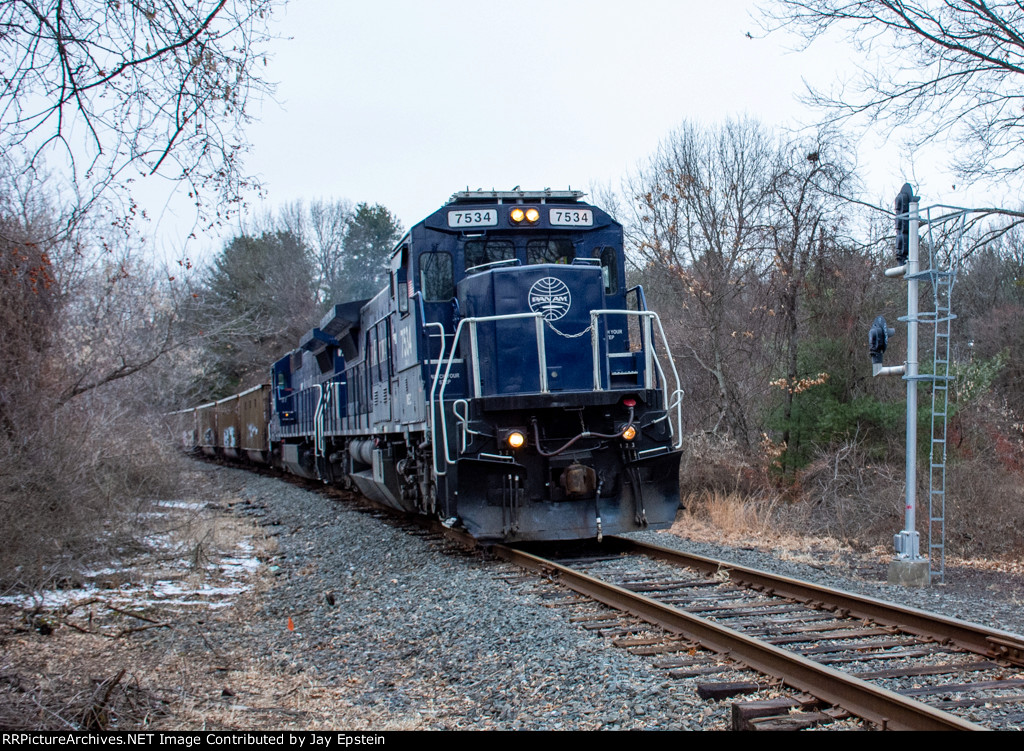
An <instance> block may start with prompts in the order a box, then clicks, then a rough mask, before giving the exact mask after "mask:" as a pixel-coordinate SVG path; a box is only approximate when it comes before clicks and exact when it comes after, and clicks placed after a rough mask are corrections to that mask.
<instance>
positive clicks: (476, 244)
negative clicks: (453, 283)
mask: <svg viewBox="0 0 1024 751" xmlns="http://www.w3.org/2000/svg"><path fill="white" fill-rule="evenodd" d="M463 251H464V252H465V255H466V271H470V270H471V269H473V267H474V266H483V265H485V264H488V263H497V262H498V261H510V260H512V259H513V258H515V257H516V248H515V245H513V244H512V241H511V240H486V239H485V240H467V241H466V244H465V245H464V246H463Z"/></svg>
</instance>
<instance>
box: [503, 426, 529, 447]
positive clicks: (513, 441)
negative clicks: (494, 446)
mask: <svg viewBox="0 0 1024 751" xmlns="http://www.w3.org/2000/svg"><path fill="white" fill-rule="evenodd" d="M505 442H506V443H507V444H508V445H509V446H511V447H512V448H514V449H520V448H522V447H523V446H525V445H526V436H525V435H524V434H522V433H520V432H519V431H518V430H513V431H512V432H511V433H509V434H508V435H507V436H505Z"/></svg>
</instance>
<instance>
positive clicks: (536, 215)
mask: <svg viewBox="0 0 1024 751" xmlns="http://www.w3.org/2000/svg"><path fill="white" fill-rule="evenodd" d="M538 219H540V212H539V211H537V209H532V208H531V209H527V210H526V221H528V222H530V223H531V224H533V223H534V222H536V221H537V220H538Z"/></svg>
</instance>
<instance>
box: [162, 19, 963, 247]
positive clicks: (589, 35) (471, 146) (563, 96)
mask: <svg viewBox="0 0 1024 751" xmlns="http://www.w3.org/2000/svg"><path fill="white" fill-rule="evenodd" d="M754 12H755V3H754V2H752V1H751V0H722V1H721V2H716V3H709V2H695V1H693V0H633V1H632V2H630V3H628V4H627V3H624V2H621V1H617V0H554V1H552V0H548V1H547V2H541V1H535V0H520V1H519V2H516V3H497V2H481V0H458V1H448V2H422V0H419V1H414V0H374V2H369V3H368V2H350V1H349V0H292V1H291V2H290V3H289V4H288V5H287V6H286V7H285V8H284V9H283V10H282V11H280V12H279V13H278V15H277V17H276V18H275V27H276V29H277V31H278V33H279V34H280V35H281V37H282V38H281V39H280V40H278V41H277V42H276V43H274V44H273V47H272V50H273V54H272V56H271V58H270V60H269V64H268V66H267V68H266V74H267V77H268V78H269V79H270V80H273V81H276V82H278V85H277V92H276V95H275V100H276V101H270V100H268V101H265V102H263V103H262V105H261V106H259V107H258V108H257V110H256V112H258V117H259V122H258V123H256V124H255V125H253V126H252V127H251V129H250V130H249V137H250V140H251V142H252V145H253V150H252V153H251V154H250V155H249V158H248V167H249V169H250V170H251V171H252V172H255V173H256V174H258V175H259V176H260V178H261V179H262V182H263V185H264V188H265V190H266V199H265V201H263V202H262V203H260V202H258V201H257V202H255V206H256V208H257V209H259V208H261V207H262V208H263V209H274V208H276V207H277V206H280V205H281V204H284V203H287V202H291V201H295V200H299V199H302V200H306V201H309V200H312V199H316V198H327V199H332V198H333V199H348V200H351V201H353V202H360V201H366V202H369V203H380V204H383V205H385V206H387V207H388V208H389V209H391V210H392V211H393V212H394V213H395V214H396V215H397V216H398V218H399V219H400V220H401V221H402V223H403V226H404V227H406V228H408V227H410V226H411V225H412V224H415V223H416V222H418V221H419V220H420V219H422V218H423V217H424V216H426V215H427V214H429V213H431V212H432V211H434V210H435V209H437V208H438V207H440V206H441V205H442V204H443V203H444V202H445V201H446V200H447V199H448V197H449V196H450V195H451V194H452V193H453V192H454V191H456V190H464V189H465V188H467V187H469V188H470V189H476V188H485V189H491V188H495V189H510V188H513V187H515V186H517V185H518V186H521V187H522V188H523V189H524V190H532V189H541V188H554V189H564V188H567V187H570V186H571V187H572V188H578V189H583V190H587V189H588V187H589V186H591V185H593V184H602V185H603V184H611V186H612V187H614V188H618V187H619V182H620V180H621V179H622V177H623V176H625V175H626V174H627V172H628V171H629V170H631V169H632V168H634V167H635V166H636V164H637V163H638V162H640V161H641V160H643V159H644V158H646V157H647V156H648V155H650V154H651V152H653V151H654V149H655V148H656V147H657V145H658V143H659V141H661V140H662V139H664V138H665V137H666V136H667V135H669V133H670V132H671V131H672V130H673V129H675V128H677V127H678V126H679V125H680V124H681V123H682V122H683V121H684V120H686V119H691V120H696V121H700V122H704V123H708V124H714V123H718V122H721V121H722V120H724V119H725V118H727V117H729V116H742V115H745V114H746V115H751V116H754V117H756V118H758V119H760V120H762V121H763V122H764V123H766V124H768V125H771V126H779V127H793V126H796V125H798V124H801V123H809V122H813V121H814V120H815V118H816V114H815V113H813V112H810V111H809V110H807V109H805V108H804V107H803V106H802V105H801V104H799V102H798V101H797V96H798V95H799V94H800V93H801V92H803V91H804V90H805V84H804V80H807V81H809V82H811V83H813V84H818V85H827V84H829V83H830V82H833V81H835V80H837V77H838V76H840V75H844V74H847V75H848V74H849V72H850V71H851V62H850V61H849V60H848V59H847V48H845V47H844V46H842V45H839V44H822V43H818V44H816V45H815V46H814V47H812V48H811V49H810V50H808V51H805V52H799V53H797V52H793V51H792V50H791V47H792V45H793V42H794V40H792V39H787V38H785V37H784V36H776V35H772V36H769V37H767V38H761V37H762V34H761V31H760V29H759V27H758V25H757V22H756V20H755V19H754V18H753V17H752V15H751V14H752V13H754ZM748 33H749V34H751V36H752V37H753V38H751V37H748V36H747V34H748ZM865 151H866V152H867V153H865ZM860 161H861V163H862V164H864V165H865V169H866V172H865V177H866V178H867V182H868V184H869V186H870V187H869V193H872V194H873V195H872V196H869V197H874V198H877V197H879V196H885V197H886V202H888V200H889V196H890V194H891V195H892V196H894V195H895V193H896V192H897V191H898V189H899V187H900V185H901V184H902V181H903V176H904V174H906V177H907V178H908V179H912V177H913V176H912V175H911V174H910V172H911V165H910V160H909V159H908V158H907V157H906V156H903V155H901V154H900V152H899V149H898V143H897V139H890V140H889V141H888V142H887V143H885V144H883V143H881V141H880V140H879V139H872V140H870V141H868V142H865V143H863V144H862V147H861V153H860ZM939 161H941V160H939ZM915 162H916V166H917V171H918V173H919V176H923V179H924V182H925V183H926V185H925V186H923V187H924V188H925V189H929V190H930V191H931V192H930V193H929V194H922V195H923V196H924V200H923V201H922V204H926V203H935V202H939V201H940V200H941V201H945V202H954V201H955V199H958V198H961V197H962V194H961V195H959V196H958V195H955V194H952V193H950V190H951V185H952V184H953V183H954V182H955V180H954V179H953V178H952V177H951V176H949V175H947V174H946V171H945V170H944V165H942V164H940V163H933V162H936V160H934V159H932V160H930V161H929V162H928V163H927V164H926V165H923V164H922V163H921V161H920V160H915ZM876 183H877V186H876ZM919 192H920V189H919ZM158 203H159V204H160V205H154V208H153V209H151V214H152V215H153V216H154V217H157V218H159V217H161V215H162V218H161V219H160V221H159V223H158V224H157V226H156V227H154V230H155V233H156V235H157V238H158V242H160V243H163V244H165V245H167V244H169V245H172V246H178V245H180V242H181V238H182V237H183V236H184V234H187V232H185V231H183V228H184V227H185V226H187V223H186V222H184V221H182V220H181V219H180V218H178V214H177V210H176V208H175V207H176V204H175V203H174V202H171V203H170V204H169V205H168V208H167V210H165V211H163V212H162V211H161V208H160V206H161V205H162V202H158ZM182 206H183V207H184V202H182ZM186 214H187V212H186V211H182V212H181V216H182V217H183V216H185V215H186ZM229 234H230V231H225V235H229ZM222 242H223V238H220V237H216V236H210V235H207V236H203V237H200V238H199V240H198V243H197V245H198V246H199V248H198V249H197V248H196V247H195V246H193V247H191V248H190V252H193V253H197V252H198V253H199V254H200V255H202V254H203V252H202V251H207V252H209V251H216V250H217V249H219V247H220V246H221V244H222Z"/></svg>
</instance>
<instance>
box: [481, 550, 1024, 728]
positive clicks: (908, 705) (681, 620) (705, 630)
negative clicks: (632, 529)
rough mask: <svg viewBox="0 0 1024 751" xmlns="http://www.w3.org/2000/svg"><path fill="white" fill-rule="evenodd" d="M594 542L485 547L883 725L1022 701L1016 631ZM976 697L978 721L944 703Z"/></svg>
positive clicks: (949, 719) (926, 723)
mask: <svg viewBox="0 0 1024 751" xmlns="http://www.w3.org/2000/svg"><path fill="white" fill-rule="evenodd" d="M605 542H606V543H613V545H614V550H615V551H616V552H618V553H619V556H609V555H602V556H600V557H598V558H592V559H589V560H588V559H584V560H577V561H574V562H573V565H572V566H570V565H566V563H565V562H563V563H558V562H556V561H554V560H549V559H545V558H541V557H539V556H536V555H532V554H530V553H528V552H525V551H524V550H522V549H516V548H509V547H506V546H496V547H495V548H494V549H493V550H494V553H495V554H496V555H498V556H500V557H502V558H506V559H508V560H510V561H512V562H514V563H517V564H518V565H521V566H523V567H525V568H528V569H530V570H533V571H536V572H539V573H542V574H544V575H546V576H549V577H552V578H554V579H557V580H558V581H559V582H560V583H562V584H563V585H565V586H567V587H569V588H570V589H572V590H574V591H576V592H579V593H580V594H583V595H585V596H587V597H590V598H593V599H595V600H597V601H599V602H602V603H604V604H606V605H608V606H611V607H613V608H616V609H618V610H621V611H624V612H627V613H630V614H632V615H634V616H636V617H638V618H640V619H642V620H643V621H646V622H648V623H651V624H655V625H657V626H659V627H661V628H663V629H665V630H666V631H668V632H669V633H671V634H674V635H677V636H679V637H682V638H684V639H687V640H690V641H692V642H695V643H698V644H700V645H701V646H703V647H705V648H707V649H710V650H711V651H714V652H716V653H718V654H722V655H728V657H729V658H730V659H732V660H735V661H737V662H740V663H743V664H744V665H747V666H748V667H750V668H753V669H754V670H757V671H758V672H761V673H763V674H765V675H768V676H771V677H773V678H775V679H778V680H779V681H781V682H782V683H784V684H786V685H787V686H789V687H791V688H793V689H796V690H797V691H801V692H805V693H807V694H810V695H812V696H814V697H816V698H817V699H819V700H821V701H822V702H825V703H827V704H830V705H833V706H835V707H840V708H842V709H843V710H846V711H847V712H849V713H851V714H853V715H856V716H857V717H861V718H862V719H865V720H868V721H870V722H872V723H874V724H876V725H878V726H880V727H883V728H889V729H913V730H940V729H946V730H950V729H956V730H967V729H983V728H984V727H985V726H988V727H1000V726H1002V724H1003V723H1004V722H1005V721H1006V720H1005V717H1000V716H999V714H998V712H1000V711H1005V707H1006V706H1007V705H1012V704H1020V705H1024V671H1022V670H1021V669H1020V668H1021V666H1024V639H1021V638H1020V637H1018V636H1015V635H1013V634H1009V633H1005V632H1001V631H992V630H988V629H985V628H983V627H981V626H976V625H973V624H969V623H965V622H962V621H958V620H955V619H952V618H946V617H943V616H937V615H932V614H929V613H925V612H923V611H919V610H913V609H910V608H903V607H900V606H897V605H892V604H888V603H884V602H879V601H876V600H871V599H868V598H864V597H859V596H857V595H852V594H849V593H845V592H840V591H835V590H830V589H827V588H825V587H820V586H817V585H813V584H808V583H805V582H800V581H797V580H794V579H789V578H786V577H778V576H774V575H771V574H768V573H765V572H761V571H755V570H753V569H747V568H743V567H740V566H733V565H730V564H727V563H723V562H720V561H715V560H712V559H709V558H703V557H700V556H693V555H688V554H684V553H680V552H677V551H674V550H669V549H667V548H662V547H658V546H654V545H648V544H644V543H640V542H635V541H633V540H627V539H624V538H610V539H608V538H606V541H605ZM605 549H606V550H607V547H606V548H605ZM683 567H685V569H684V568H683ZM584 568H586V571H584V570H583V569H584ZM925 680H928V681H933V683H932V684H931V685H922V682H923V681H925ZM986 707H988V708H989V709H993V708H994V711H992V712H991V713H990V714H991V716H990V717H985V716H982V717H981V720H982V722H984V723H985V725H979V724H975V723H973V722H970V721H968V720H965V719H962V718H961V717H958V716H956V715H955V714H953V713H951V712H950V711H947V710H959V711H963V710H965V709H969V710H970V711H972V712H974V713H975V714H976V715H977V714H978V713H979V712H981V713H982V714H983V715H984V714H985V712H987V711H988V710H985V709H984V708H986Z"/></svg>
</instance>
